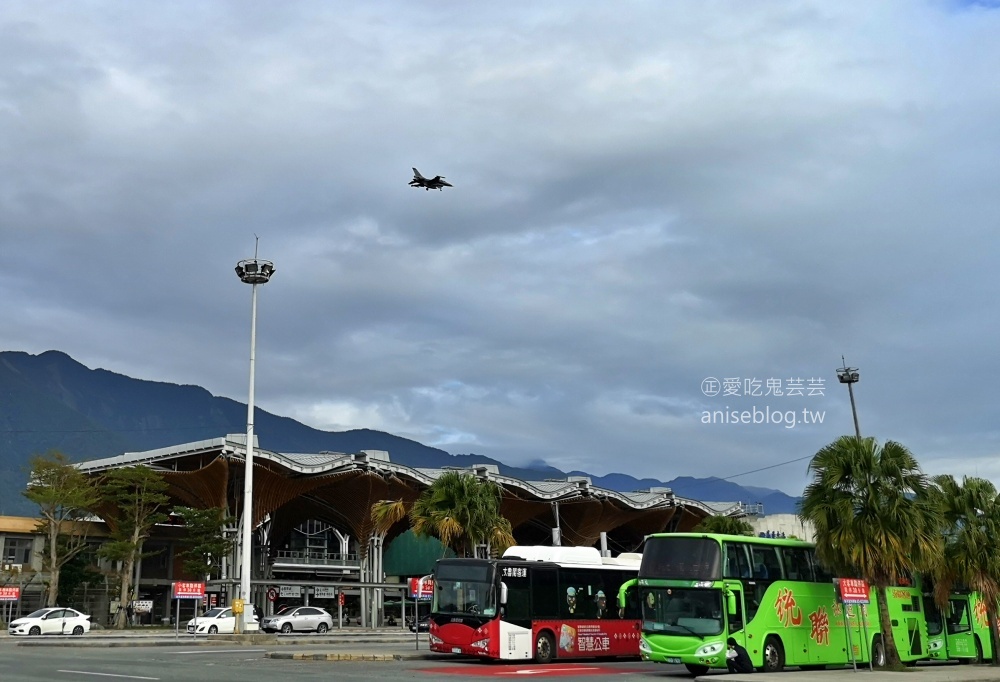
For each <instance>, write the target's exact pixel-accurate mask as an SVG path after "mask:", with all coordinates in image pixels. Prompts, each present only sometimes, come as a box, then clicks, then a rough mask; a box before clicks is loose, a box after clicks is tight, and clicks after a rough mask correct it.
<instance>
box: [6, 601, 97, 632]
mask: <svg viewBox="0 0 1000 682" xmlns="http://www.w3.org/2000/svg"><path fill="white" fill-rule="evenodd" d="M89 631H90V616H85V615H84V614H82V613H80V612H79V611H76V610H74V609H64V608H63V607H61V606H54V607H52V608H48V609H38V610H37V611H35V612H33V613H29V614H28V615H27V616H24V617H23V618H17V619H16V620H13V621H11V624H10V625H8V626H7V634H9V635H82V634H83V633H85V632H89Z"/></svg>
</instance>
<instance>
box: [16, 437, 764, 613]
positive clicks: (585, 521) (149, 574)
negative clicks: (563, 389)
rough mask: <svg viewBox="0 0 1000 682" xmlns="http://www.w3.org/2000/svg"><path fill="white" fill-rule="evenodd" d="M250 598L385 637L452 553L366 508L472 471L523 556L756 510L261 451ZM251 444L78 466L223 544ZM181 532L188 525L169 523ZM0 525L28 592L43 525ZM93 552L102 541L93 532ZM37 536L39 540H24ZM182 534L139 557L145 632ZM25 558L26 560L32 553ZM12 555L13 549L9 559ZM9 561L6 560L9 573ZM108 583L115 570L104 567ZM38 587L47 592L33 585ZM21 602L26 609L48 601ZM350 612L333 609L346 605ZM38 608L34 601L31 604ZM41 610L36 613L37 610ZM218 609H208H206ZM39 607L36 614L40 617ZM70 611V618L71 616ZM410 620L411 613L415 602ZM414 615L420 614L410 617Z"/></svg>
mask: <svg viewBox="0 0 1000 682" xmlns="http://www.w3.org/2000/svg"><path fill="white" fill-rule="evenodd" d="M253 461H254V475H253V487H254V489H253V509H252V510H250V513H251V514H252V523H253V526H254V528H255V532H254V534H253V550H252V566H251V589H252V593H253V601H254V603H255V604H257V605H258V606H259V607H261V609H262V610H263V611H264V612H265V613H270V612H272V611H273V610H274V609H275V608H276V607H278V606H280V605H282V604H309V603H312V604H313V605H317V606H322V607H324V608H326V609H327V610H329V611H330V612H331V613H332V614H333V615H334V618H335V620H336V619H337V617H338V615H341V616H343V617H346V618H349V619H350V622H351V623H352V624H361V625H364V626H376V625H379V624H381V623H382V622H383V619H384V618H385V616H386V615H387V614H388V613H393V614H394V615H395V616H396V617H397V618H400V622H401V621H402V616H403V615H404V611H405V609H406V608H407V600H408V599H411V598H412V596H413V595H412V594H411V593H410V590H409V579H410V578H415V577H420V576H422V575H425V574H427V573H429V572H430V570H431V569H432V568H433V564H434V561H435V560H436V559H439V558H442V557H443V556H446V555H447V554H448V552H450V550H447V549H446V548H444V547H443V546H442V545H441V544H440V543H439V542H437V540H434V539H432V538H416V537H415V536H414V535H413V533H412V532H411V531H409V523H408V521H407V520H405V519H404V520H403V521H400V522H399V523H398V524H396V525H395V526H394V527H392V528H391V529H390V530H389V532H388V533H384V534H382V533H377V532H376V530H375V528H374V524H373V522H372V520H371V513H370V510H371V507H372V505H373V504H375V503H376V502H379V501H381V500H403V501H404V502H406V503H407V504H410V503H412V502H413V501H415V500H416V499H417V497H418V496H419V495H420V493H421V491H423V490H424V489H426V488H427V487H428V486H430V485H431V483H433V482H434V480H435V479H437V478H438V477H439V476H441V475H442V474H444V473H445V472H446V471H453V470H460V471H467V472H468V473H470V474H471V475H474V476H476V477H478V478H480V479H482V480H487V481H492V482H494V483H496V484H497V485H498V486H499V487H500V490H501V493H502V495H501V513H502V514H503V515H504V516H505V517H506V518H507V519H509V520H510V522H511V526H512V527H513V532H514V537H515V539H516V540H517V542H518V544H523V545H544V544H561V545H567V546H590V547H598V548H599V549H601V550H602V551H607V552H613V553H614V554H616V555H617V554H619V553H620V552H631V551H636V550H637V549H638V548H639V547H640V546H641V544H642V542H643V539H644V538H645V536H646V535H648V534H650V533H657V532H669V531H687V530H691V529H692V528H693V527H694V526H695V525H697V524H698V522H700V521H701V520H702V519H703V518H705V517H706V516H709V515H713V514H723V515H730V516H752V515H754V514H759V512H760V509H759V508H758V506H756V505H754V506H751V505H746V504H743V503H740V502H721V503H713V502H702V501H698V500H691V499H686V498H682V497H678V496H676V495H674V493H673V492H672V491H671V490H670V489H667V488H652V489H648V490H638V491H634V492H627V493H624V492H618V491H614V490H609V489H605V488H601V487H598V486H595V485H593V483H592V482H591V480H590V479H589V478H588V477H582V476H577V477H574V476H571V477H568V478H562V479H547V480H541V481H526V480H520V479H517V478H513V477H510V476H505V475H503V474H501V473H500V472H499V471H498V469H497V468H496V467H495V466H492V465H478V466H473V467H471V468H464V469H463V468H458V467H456V468H454V469H451V468H445V469H423V468H413V467H408V466H404V465H401V464H397V463H394V462H392V460H391V458H390V455H389V453H388V452H385V451H381V450H364V451H361V452H357V453H336V452H320V453H281V452H274V451H269V450H262V449H260V448H259V447H256V445H255V447H254V457H253ZM245 462H246V435H245V434H230V435H227V436H225V437H222V438H215V439H210V440H202V441H196V442H192V443H183V444H180V445H175V446H171V447H166V448H160V449H156V450H149V451H145V452H126V453H122V454H120V455H117V456H114V457H108V458H104V459H98V460H90V461H86V462H81V463H79V464H78V465H77V466H78V468H79V469H81V470H82V471H83V472H85V473H87V474H88V475H92V476H99V475H101V474H102V473H104V472H106V471H108V470H111V469H114V468H117V467H127V466H135V465H140V464H142V465H146V466H150V467H153V468H155V469H158V470H160V471H161V472H162V473H163V475H164V478H165V480H166V481H167V483H168V484H169V490H168V494H169V496H170V498H171V503H172V505H174V506H187V507H196V508H210V507H224V508H226V509H227V510H228V511H229V513H230V516H231V518H232V520H233V523H232V525H231V526H230V527H229V528H228V529H227V531H228V532H231V533H234V534H236V536H237V537H238V532H237V531H238V529H239V528H241V522H240V521H241V519H242V515H243V514H244V513H245V511H246V510H244V509H243V508H242V507H243V473H244V470H245ZM173 520H175V521H177V522H178V523H179V520H177V519H173ZM27 521H28V520H21V521H17V520H16V519H11V518H10V517H0V548H2V552H3V557H4V561H3V563H4V564H8V565H11V564H13V565H20V567H21V570H22V572H21V574H20V575H21V576H22V578H21V580H22V582H23V581H24V578H23V576H24V575H27V574H28V572H26V571H24V570H23V568H24V564H25V563H30V564H31V569H30V570H31V571H32V572H33V573H32V574H35V575H40V573H38V572H39V571H40V568H41V565H40V554H38V553H39V552H40V551H41V549H42V548H43V544H44V541H43V538H41V537H40V536H37V535H35V534H34V533H33V530H32V529H33V525H34V522H31V523H27ZM94 524H95V529H94V535H93V537H94V538H95V542H96V543H99V542H100V538H101V537H102V536H104V537H106V535H107V530H106V528H104V527H103V522H100V521H99V520H95V521H94ZM29 526H31V528H29ZM182 542H183V528H182V527H180V526H178V525H176V524H173V523H171V524H163V525H162V526H158V527H157V528H156V530H155V532H154V535H153V537H151V538H150V540H149V541H148V542H147V543H146V546H145V549H144V551H150V552H156V554H155V555H154V556H152V557H148V558H146V559H144V560H143V561H142V562H141V566H140V567H139V568H138V570H137V573H138V578H139V580H138V584H139V594H137V595H136V597H137V599H140V600H142V601H143V602H146V603H149V602H151V603H152V609H151V610H150V612H149V613H148V615H143V618H144V619H145V620H144V622H150V623H155V624H159V623H160V622H161V621H162V622H168V620H169V618H170V616H171V614H172V605H171V599H170V585H171V583H172V582H173V581H176V580H182V579H189V578H191V576H185V575H183V572H182V570H181V567H180V564H181V562H180V560H179V558H178V554H179V549H180V546H181V543H182ZM29 545H30V548H29ZM8 548H9V549H8ZM478 551H480V552H486V551H488V548H485V547H484V548H479V550H478ZM8 554H9V555H10V557H9V558H10V560H8ZM239 560H240V552H239V551H236V552H234V553H233V556H232V557H227V560H226V562H225V565H224V567H223V575H222V577H221V578H220V579H218V580H214V581H211V582H210V583H209V585H208V591H209V593H210V599H211V600H212V602H211V603H218V604H226V603H229V601H230V600H231V599H232V598H233V597H235V596H236V595H237V593H238V589H239V575H240V566H239V565H238V562H239ZM104 568H105V569H107V568H109V567H104ZM42 581H43V578H39V581H38V584H40V583H41V582H42ZM33 585H34V583H32V584H29V585H28V589H27V590H26V591H22V598H23V599H24V600H27V604H26V605H25V607H30V606H32V604H31V602H32V601H33V600H34V598H35V597H37V598H38V599H39V600H40V598H41V596H40V590H38V589H37V587H34V588H33V587H32V586H33ZM340 593H344V595H345V602H346V603H345V605H344V607H341V608H340V609H338V604H339V600H338V596H339V594H340ZM33 595H34V596H33ZM90 600H91V602H92V604H88V603H84V604H82V605H81V606H83V607H86V608H90V609H91V610H92V611H93V614H94V616H95V620H98V621H102V620H104V619H103V617H101V615H102V614H103V613H108V612H113V611H114V609H115V608H117V606H118V605H117V604H116V603H114V602H113V601H112V600H111V598H110V596H109V594H108V593H107V592H105V593H104V594H103V603H96V602H97V601H100V598H98V597H95V596H94V595H93V594H91V595H90ZM39 603H40V602H39ZM211 603H209V604H208V605H211ZM35 605H37V603H36V604H35ZM67 605H69V604H67ZM409 608H410V609H412V608H413V602H412V601H410V602H409ZM411 612H412V611H411Z"/></svg>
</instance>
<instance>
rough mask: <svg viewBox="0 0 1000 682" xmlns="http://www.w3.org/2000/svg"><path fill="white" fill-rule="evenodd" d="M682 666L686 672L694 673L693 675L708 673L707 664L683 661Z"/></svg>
mask: <svg viewBox="0 0 1000 682" xmlns="http://www.w3.org/2000/svg"><path fill="white" fill-rule="evenodd" d="M684 667H685V668H687V669H688V672H689V673H691V674H692V675H694V676H695V677H698V676H699V675H706V674H708V666H707V665H694V664H692V663H685V664H684Z"/></svg>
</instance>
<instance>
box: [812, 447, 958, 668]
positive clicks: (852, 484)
mask: <svg viewBox="0 0 1000 682" xmlns="http://www.w3.org/2000/svg"><path fill="white" fill-rule="evenodd" d="M809 471H810V472H812V474H813V480H812V483H810V484H809V485H808V486H806V489H805V493H804V494H803V498H802V502H801V506H800V512H799V515H800V516H801V517H802V518H803V519H804V520H807V521H811V522H812V523H813V524H814V525H815V527H816V554H817V556H818V557H819V559H820V561H821V562H823V564H825V565H826V566H827V567H828V568H830V569H832V570H834V571H838V572H845V573H848V574H851V573H857V574H858V575H859V576H860V577H862V578H864V579H865V580H866V581H867V582H868V583H869V584H871V585H873V586H874V587H875V596H876V601H877V602H878V614H879V624H880V626H881V630H882V642H883V644H884V647H885V656H886V660H885V663H886V666H888V667H892V668H898V667H900V660H899V652H898V651H897V649H896V642H895V641H894V640H893V637H892V628H891V625H890V619H889V606H888V602H887V598H886V587H888V586H890V585H898V584H900V583H901V582H902V581H903V580H904V579H909V578H910V576H912V575H915V574H917V573H918V572H919V571H920V570H921V569H924V568H927V567H929V566H930V565H931V564H932V563H934V562H936V560H937V557H938V556H940V551H941V536H940V533H939V525H938V519H937V512H936V504H935V499H934V497H933V496H932V495H931V494H930V492H929V482H928V480H927V477H926V476H925V475H924V474H923V473H922V472H921V470H920V465H919V464H917V460H916V459H915V458H914V457H913V454H912V453H910V451H909V450H908V449H907V448H906V447H904V446H903V445H900V444H899V443H896V442H893V441H886V443H885V444H884V445H882V446H879V445H878V443H877V442H876V441H875V439H874V438H863V439H862V438H856V437H854V436H843V437H841V438H840V439H838V440H836V441H834V442H833V443H831V444H829V445H827V446H826V447H824V448H823V449H821V450H820V451H819V452H817V453H816V455H815V456H814V457H813V458H812V461H811V462H810V463H809Z"/></svg>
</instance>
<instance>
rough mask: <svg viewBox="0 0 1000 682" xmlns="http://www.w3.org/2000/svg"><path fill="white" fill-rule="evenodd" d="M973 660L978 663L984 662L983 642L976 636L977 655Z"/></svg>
mask: <svg viewBox="0 0 1000 682" xmlns="http://www.w3.org/2000/svg"><path fill="white" fill-rule="evenodd" d="M972 662H973V663H975V664H977V665H978V664H980V663H982V662H983V644H982V642H980V641H979V638H978V637H976V657H975V658H974V659H973V660H972Z"/></svg>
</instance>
